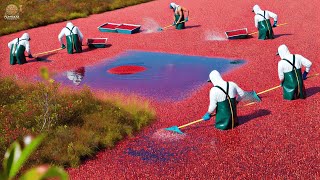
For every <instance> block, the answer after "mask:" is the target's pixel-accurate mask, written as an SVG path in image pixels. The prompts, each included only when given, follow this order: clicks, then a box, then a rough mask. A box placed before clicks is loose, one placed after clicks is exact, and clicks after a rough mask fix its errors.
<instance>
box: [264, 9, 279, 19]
mask: <svg viewBox="0 0 320 180" xmlns="http://www.w3.org/2000/svg"><path fill="white" fill-rule="evenodd" d="M267 13H268V14H269V16H270V17H272V18H273V20H274V21H278V15H277V14H275V13H273V12H271V11H267Z"/></svg>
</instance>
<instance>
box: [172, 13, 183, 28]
mask: <svg viewBox="0 0 320 180" xmlns="http://www.w3.org/2000/svg"><path fill="white" fill-rule="evenodd" d="M174 17H175V22H177V21H178V20H179V18H180V15H179V14H175V15H174ZM181 21H184V15H183V14H182V18H181V20H180V22H181ZM185 28H186V26H185V23H184V22H182V23H179V24H176V29H185Z"/></svg>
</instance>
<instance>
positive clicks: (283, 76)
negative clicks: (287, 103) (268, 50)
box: [277, 44, 312, 100]
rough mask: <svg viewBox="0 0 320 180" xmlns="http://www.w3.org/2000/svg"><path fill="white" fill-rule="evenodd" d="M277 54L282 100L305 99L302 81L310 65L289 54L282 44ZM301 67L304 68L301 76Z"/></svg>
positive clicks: (306, 60) (302, 59)
mask: <svg viewBox="0 0 320 180" xmlns="http://www.w3.org/2000/svg"><path fill="white" fill-rule="evenodd" d="M277 54H278V55H280V58H281V60H280V61H279V63H278V75H279V79H280V84H281V86H282V87H283V98H284V99H287V100H294V99H298V98H301V99H304V98H306V91H305V87H304V84H303V80H305V79H307V75H308V73H309V71H310V68H311V65H312V63H311V62H310V61H309V60H308V59H306V58H305V57H303V56H301V55H299V54H291V53H290V51H289V50H288V47H287V46H286V45H284V44H282V45H281V46H279V48H278V53H277ZM302 66H305V68H306V69H305V71H304V73H303V74H302V71H301V67H302Z"/></svg>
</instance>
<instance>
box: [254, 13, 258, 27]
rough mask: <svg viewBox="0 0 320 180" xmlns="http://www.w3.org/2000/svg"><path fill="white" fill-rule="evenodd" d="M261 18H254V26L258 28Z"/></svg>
mask: <svg viewBox="0 0 320 180" xmlns="http://www.w3.org/2000/svg"><path fill="white" fill-rule="evenodd" d="M258 22H259V17H258V16H257V15H255V16H254V25H255V26H256V28H258Z"/></svg>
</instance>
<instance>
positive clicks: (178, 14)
mask: <svg viewBox="0 0 320 180" xmlns="http://www.w3.org/2000/svg"><path fill="white" fill-rule="evenodd" d="M170 9H172V10H173V12H174V17H173V19H174V22H173V25H175V26H176V29H185V22H187V21H188V19H189V10H188V9H187V8H185V7H182V6H180V5H178V4H176V3H173V2H172V3H170ZM185 12H187V13H188V14H187V17H185V14H184V13H185Z"/></svg>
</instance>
